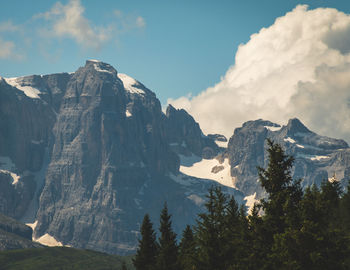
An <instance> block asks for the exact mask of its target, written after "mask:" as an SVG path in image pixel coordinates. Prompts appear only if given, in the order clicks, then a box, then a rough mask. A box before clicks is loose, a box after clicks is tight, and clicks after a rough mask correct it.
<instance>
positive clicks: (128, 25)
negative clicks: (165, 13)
mask: <svg viewBox="0 0 350 270" xmlns="http://www.w3.org/2000/svg"><path fill="white" fill-rule="evenodd" d="M113 14H114V16H115V17H116V18H117V22H118V29H119V31H120V32H125V31H129V30H131V29H135V28H139V29H142V28H145V27H146V20H145V19H144V18H143V17H142V16H135V15H134V14H124V13H123V12H122V11H121V10H119V9H115V10H114V11H113Z"/></svg>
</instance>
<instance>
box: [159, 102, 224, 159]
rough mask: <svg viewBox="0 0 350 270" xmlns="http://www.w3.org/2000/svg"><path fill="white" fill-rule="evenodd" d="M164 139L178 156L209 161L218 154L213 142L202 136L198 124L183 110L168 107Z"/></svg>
mask: <svg viewBox="0 0 350 270" xmlns="http://www.w3.org/2000/svg"><path fill="white" fill-rule="evenodd" d="M165 126H166V138H167V140H168V142H169V145H170V146H171V147H172V149H173V150H174V151H175V152H177V153H178V154H182V155H185V156H189V155H191V154H194V155H196V156H199V157H203V158H206V159H211V158H213V157H214V156H216V155H217V154H218V152H219V148H218V146H217V145H216V144H215V142H214V140H213V139H212V138H210V137H207V136H205V135H204V134H203V132H202V130H201V129H200V127H199V124H198V123H197V122H196V121H195V120H194V119H193V117H192V116H191V115H189V114H188V113H187V112H186V111H185V110H184V109H179V110H178V109H175V108H174V107H173V106H172V105H169V106H168V108H167V109H166V119H165Z"/></svg>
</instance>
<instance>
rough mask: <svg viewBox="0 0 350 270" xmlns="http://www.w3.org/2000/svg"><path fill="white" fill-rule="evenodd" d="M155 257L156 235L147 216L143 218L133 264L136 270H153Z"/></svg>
mask: <svg viewBox="0 0 350 270" xmlns="http://www.w3.org/2000/svg"><path fill="white" fill-rule="evenodd" d="M156 257H157V243H156V235H155V232H154V230H153V225H152V222H151V220H150V218H149V215H148V214H146V215H145V216H144V218H143V222H142V226H141V239H140V240H139V247H138V249H137V252H136V255H135V258H134V259H133V264H134V266H135V268H136V270H154V269H155V265H156Z"/></svg>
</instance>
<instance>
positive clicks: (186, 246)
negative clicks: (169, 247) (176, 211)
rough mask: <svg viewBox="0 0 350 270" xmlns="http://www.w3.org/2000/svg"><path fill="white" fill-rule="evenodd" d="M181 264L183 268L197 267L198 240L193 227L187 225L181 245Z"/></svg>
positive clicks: (191, 268)
mask: <svg viewBox="0 0 350 270" xmlns="http://www.w3.org/2000/svg"><path fill="white" fill-rule="evenodd" d="M179 265H180V266H181V269H182V270H195V269H197V268H196V242H195V240H194V235H193V231H192V229H191V227H190V226H189V225H187V226H186V228H185V230H184V231H183V233H182V239H181V242H180V245H179Z"/></svg>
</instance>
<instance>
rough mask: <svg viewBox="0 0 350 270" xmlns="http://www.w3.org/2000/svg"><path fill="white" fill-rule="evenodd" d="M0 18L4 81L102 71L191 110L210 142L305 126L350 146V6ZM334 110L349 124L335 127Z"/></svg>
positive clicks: (128, 7) (34, 4) (36, 13)
mask: <svg viewBox="0 0 350 270" xmlns="http://www.w3.org/2000/svg"><path fill="white" fill-rule="evenodd" d="M305 5H308V6H305ZM0 6H1V8H0V76H4V77H14V76H22V75H29V74H48V73H56V72H63V71H67V72H72V71H75V70H76V69H77V68H78V67H79V66H82V65H84V64H85V60H86V59H99V60H101V61H104V62H107V63H109V64H111V65H113V66H114V67H115V68H116V69H117V70H118V71H119V72H121V73H126V74H129V75H130V76H132V77H134V78H136V79H138V80H139V81H141V82H142V83H144V84H145V85H146V86H147V87H148V88H150V89H151V90H152V91H154V92H155V93H156V94H157V96H158V97H159V98H160V100H161V102H162V104H163V105H165V104H166V103H167V102H168V99H170V100H169V101H170V102H172V103H173V104H175V105H177V106H178V107H184V108H186V109H188V110H189V112H190V113H192V114H193V115H194V116H195V118H196V120H197V121H199V122H200V124H201V125H202V126H203V128H204V130H205V131H206V132H212V131H214V128H215V130H218V131H220V132H222V133H224V134H226V135H229V134H230V133H232V130H233V128H234V127H236V126H239V125H240V124H241V123H242V121H246V120H251V119H256V118H268V119H271V120H273V121H277V122H280V123H284V121H286V119H287V118H288V117H292V116H298V117H300V118H301V120H302V121H304V122H305V123H306V124H308V125H311V127H312V128H314V129H315V130H316V131H320V132H321V133H323V134H325V135H332V136H338V137H340V136H342V137H347V139H349V138H350V135H349V134H348V133H349V132H348V131H347V130H350V120H349V119H347V118H349V117H348V116H347V115H346V114H347V113H349V114H348V115H350V112H349V111H348V106H349V105H348V104H349V103H350V99H349V98H350V94H347V92H350V88H349V85H350V84H349V85H348V81H347V74H348V73H347V72H348V66H350V61H349V58H350V56H349V52H350V23H349V22H348V21H349V16H347V15H345V14H349V13H350V2H349V1H348V0H344V1H337V0H329V1H317V0H314V1H293V0H288V1H285V0H283V1H281V0H274V1H273V0H264V1H261V0H254V1H249V0H246V1H238V0H237V1H234V0H227V1H225V0H220V1H205V0H201V1H191V0H186V1H166V0H159V1H152V0H147V1H146V0H141V1H132V0H127V1H103V0H100V1H93V0H85V1H84V0H81V1H79V0H63V1H48V0H45V1H43V0H35V1H23V0H22V1H19V0H12V1H2V0H0ZM320 7H327V8H334V9H320ZM321 11H322V12H321ZM344 13H345V14H344ZM286 14H287V15H286ZM277 18H280V19H278V20H277V21H276V19H277ZM300 29H303V30H300ZM295 41H296V42H295ZM323 45H324V47H322V46H323ZM238 48H239V49H238ZM337 52H339V53H337ZM349 70H350V68H349ZM349 74H350V73H349ZM331 81H332V82H331ZM334 88H339V89H340V90H339V91H338V92H337V96H338V97H339V98H335V97H334V93H333V92H332V93H333V94H332V93H331V94H330V92H329V91H330V89H332V91H333V90H334ZM315 89H316V90H315ZM320 89H321V90H320ZM280 93H283V94H282V95H281V96H280V97H279V98H276V97H277V96H278V94H280ZM348 95H349V97H348ZM329 96H332V98H329ZM311 100H313V101H312V102H311ZM341 101H343V102H344V104H345V105H344V104H342V106H340V104H339V103H340V102H341ZM323 103H326V104H327V108H324V106H323V105H322V106H323V107H322V106H320V104H323ZM343 105H344V106H343ZM286 107H288V110H286ZM334 109H335V111H336V110H339V114H341V116H342V117H338V116H339V114H338V116H337V115H334V113H332V116H331V117H328V115H329V114H328V111H329V112H330V111H331V110H334ZM281 110H282V112H281ZM320 114H321V115H322V116H319V115H320ZM218 118H220V120H218ZM248 118H250V119H248ZM344 121H345V122H344ZM348 122H349V123H348ZM344 123H345V124H344Z"/></svg>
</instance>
